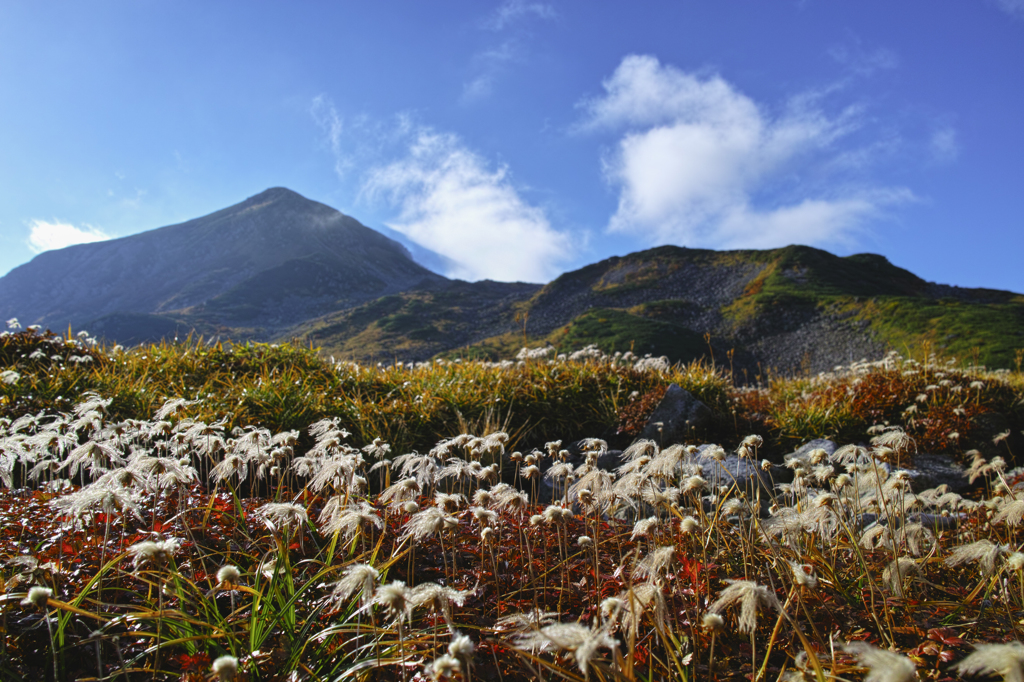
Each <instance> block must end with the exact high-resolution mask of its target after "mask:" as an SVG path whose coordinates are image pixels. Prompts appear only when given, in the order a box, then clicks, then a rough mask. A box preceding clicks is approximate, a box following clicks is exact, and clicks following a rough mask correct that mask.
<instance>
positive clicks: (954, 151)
mask: <svg viewBox="0 0 1024 682" xmlns="http://www.w3.org/2000/svg"><path fill="white" fill-rule="evenodd" d="M928 149H929V151H930V152H931V155H932V160H933V161H935V162H936V163H951V162H953V161H956V159H957V157H958V156H960V142H959V140H958V139H957V134H956V129H955V128H953V126H949V125H944V126H941V127H939V128H937V129H935V130H934V131H933V132H932V136H931V139H930V140H929V142H928Z"/></svg>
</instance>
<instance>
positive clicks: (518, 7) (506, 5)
mask: <svg viewBox="0 0 1024 682" xmlns="http://www.w3.org/2000/svg"><path fill="white" fill-rule="evenodd" d="M556 17H558V12H557V11H555V8H554V6H553V5H549V4H547V3H543V2H525V1H524V0H506V2H503V3H501V5H499V6H498V8H497V9H496V10H494V12H492V13H491V14H490V15H488V17H487V18H486V19H485V20H484V22H483V26H484V28H486V29H489V30H491V31H503V30H505V29H506V28H508V27H509V26H511V25H512V24H515V23H518V22H520V21H522V20H523V19H529V18H537V19H555V18H556Z"/></svg>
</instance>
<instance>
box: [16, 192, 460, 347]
mask: <svg viewBox="0 0 1024 682" xmlns="http://www.w3.org/2000/svg"><path fill="white" fill-rule="evenodd" d="M442 280H443V278H441V277H439V276H438V275H435V274H434V273H432V272H430V271H429V270H427V269H425V268H423V267H421V266H420V265H418V264H417V263H415V262H414V261H413V260H412V259H411V257H410V256H409V253H408V252H407V251H406V249H405V248H404V247H402V246H401V245H400V244H398V243H397V242H395V241H393V240H391V239H388V238H387V237H384V236H383V235H381V234H379V233H377V232H375V231H373V230H371V229H369V228H367V227H364V226H363V225H361V224H360V223H359V222H358V221H356V220H355V219H353V218H350V217H348V216H345V215H342V214H341V213H339V212H338V211H336V210H334V209H332V208H330V207H328V206H325V205H323V204H320V203H317V202H314V201H310V200H308V199H305V198H304V197H301V196H300V195H298V194H296V193H295V192H292V191H290V190H287V189H283V188H274V189H269V190H267V191H265V192H262V193H260V194H258V195H256V196H254V197H250V198H249V199H247V200H245V201H243V202H242V203H240V204H236V205H235V206H231V207H229V208H226V209H224V210H221V211H217V212H216V213H212V214H210V215H207V216H204V217H202V218H196V219H195V220H190V221H188V222H186V223H181V224H180V225H170V226H168V227H163V228H160V229H156V230H151V231H148V232H142V233H139V234H135V235H132V236H130V237H124V238H121V239H112V240H110V241H105V242H97V243H92V244H79V245H76V246H70V247H67V248H64V249H60V250H56V251H47V252H45V253H42V254H40V255H38V256H36V257H35V258H34V259H33V260H32V261H30V262H29V263H26V264H25V265H22V266H20V267H18V268H15V269H14V270H12V271H11V272H10V273H8V274H7V275H6V276H5V277H3V278H0V315H2V316H3V317H4V318H5V319H6V318H7V317H12V316H17V317H18V318H19V319H20V320H21V321H22V323H23V324H40V325H43V326H47V327H51V328H54V329H63V328H66V327H67V326H68V325H69V324H70V325H72V326H74V327H80V326H82V325H84V324H86V323H90V324H92V325H93V326H94V329H92V330H91V331H105V330H104V329H103V327H105V326H109V327H110V328H111V330H114V331H115V332H116V333H114V334H108V335H110V336H114V337H122V336H124V332H126V331H129V330H130V329H131V328H132V327H133V326H135V327H138V328H139V329H137V330H136V332H135V333H134V336H137V337H141V338H146V337H149V336H152V334H151V333H149V332H150V331H157V332H160V333H162V332H163V331H164V330H165V329H166V328H169V327H171V326H175V327H183V328H186V329H187V328H190V327H197V328H200V329H203V330H206V331H216V330H219V331H224V332H227V333H231V332H234V331H236V330H247V332H248V333H251V334H257V335H273V334H274V333H276V332H278V331H281V330H284V329H287V328H288V327H290V326H292V325H294V324H296V323H298V322H301V321H303V320H306V319H309V318H310V317H315V316H317V315H321V314H324V313H327V312H330V311H334V310H338V309H340V308H345V307H350V306H352V305H355V304H358V303H361V302H363V301H367V300H371V299H374V298H378V297H380V296H383V295H387V294H391V293H395V292H397V291H403V290H405V289H409V288H410V287H414V286H420V285H424V284H427V283H431V282H437V281H442ZM107 316H113V317H111V318H110V319H107V320H104V319H103V318H106V317H107ZM97 321H99V322H97ZM97 324H99V326H98V327H97V326H96V325H97Z"/></svg>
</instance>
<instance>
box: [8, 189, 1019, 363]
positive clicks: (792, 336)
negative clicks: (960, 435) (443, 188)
mask: <svg viewBox="0 0 1024 682" xmlns="http://www.w3.org/2000/svg"><path fill="white" fill-rule="evenodd" d="M48 254H54V255H48ZM55 268H58V269H60V268H62V269H61V271H60V272H54V269H55ZM40 283H49V284H50V285H51V287H50V288H47V287H44V286H40ZM26 309H27V310H26ZM0 314H3V315H4V316H5V317H19V318H20V319H21V320H22V323H23V324H33V323H36V324H44V325H46V326H50V327H51V328H54V329H63V328H65V327H66V326H67V325H68V324H71V325H73V326H75V327H77V328H81V327H82V326H83V325H88V328H89V330H90V331H91V332H93V333H97V334H100V335H102V336H104V337H106V338H108V339H110V340H115V341H119V342H122V343H131V344H134V343H140V342H145V341H152V340H157V339H160V338H174V337H177V338H181V337H183V336H184V335H186V334H189V333H192V334H198V335H201V336H203V337H205V338H207V339H210V338H224V339H233V340H237V341H247V340H252V341H284V340H299V341H302V342H304V343H311V344H313V345H315V346H318V347H321V348H322V349H323V350H324V352H328V353H332V354H334V355H335V356H337V357H341V358H346V359H351V360H358V361H380V360H388V361H392V360H403V361H418V360H426V359H429V358H432V357H435V356H438V355H447V356H454V355H467V356H474V357H487V358H491V359H497V358H499V357H509V356H510V355H513V354H514V353H515V352H516V351H517V350H518V349H519V348H520V347H522V346H523V345H533V346H535V345H540V344H550V345H552V346H554V347H556V348H558V349H559V350H569V349H571V348H573V347H579V346H581V345H586V344H588V343H596V344H598V345H599V346H601V347H602V349H603V350H606V351H625V350H632V351H633V352H635V353H637V354H640V355H642V354H645V353H653V354H655V355H667V356H668V357H669V358H670V359H671V360H673V361H687V360H692V359H695V358H697V357H700V356H701V355H708V356H711V355H714V356H715V357H716V359H717V360H718V362H719V363H720V364H724V363H725V362H726V361H728V363H729V365H730V366H731V367H733V368H734V369H736V370H737V371H745V372H747V373H748V375H751V376H753V375H755V374H760V373H761V372H762V371H763V370H764V369H765V368H769V367H770V368H775V369H776V370H779V371H784V372H794V371H821V370H824V369H831V367H832V366H833V365H835V364H840V363H848V362H851V361H855V360H859V359H862V358H867V359H876V358H878V357H881V355H882V354H884V353H885V352H886V351H887V350H889V349H896V350H899V351H901V352H904V353H913V352H918V351H920V350H923V349H926V348H927V349H931V350H933V351H937V352H940V353H942V354H945V355H957V356H958V357H961V358H965V357H972V359H973V360H975V361H978V362H986V363H988V364H993V365H997V366H1010V364H1011V363H1013V362H1014V361H1015V360H1017V359H1018V358H1017V356H1016V349H1017V348H1020V347H1024V296H1021V295H1020V294H1016V293H1014V292H1008V291H999V290H993V289H965V288H960V287H953V286H950V285H944V284H936V283H932V282H927V281H925V280H923V279H922V278H920V277H918V276H917V275H915V274H913V273H911V272H910V271H908V270H905V269H903V268H899V267H897V266H895V265H893V264H892V263H890V262H889V261H888V259H886V258H885V257H884V256H880V255H878V254H869V253H861V254H854V255H850V256H844V257H840V256H836V255H834V254H831V253H829V252H827V251H824V250H821V249H816V248H813V247H808V246H799V245H793V246H788V247H784V248H780V249H769V250H753V249H746V250H732V251H715V250H710V249H692V248H686V247H677V246H661V247H655V248H652V249H647V250H643V251H638V252H634V253H631V254H627V255H625V256H614V257H611V258H606V259H604V260H601V261H599V262H596V263H591V264H589V265H586V266H584V267H581V268H579V269H577V270H573V271H570V272H566V273H563V274H562V275H560V276H559V277H556V278H555V279H554V280H552V281H551V282H548V283H547V284H544V285H540V284H528V283H521V282H520V283H506V282H489V281H483V282H463V281H460V280H451V279H448V278H446V277H443V276H441V275H438V274H436V273H433V272H431V271H429V270H427V269H426V268H424V267H422V266H421V265H419V264H417V263H416V262H415V261H414V260H413V259H412V258H411V254H410V252H409V250H408V249H407V248H406V247H405V246H403V245H402V244H400V243H398V242H396V241H394V240H392V239H390V238H388V237H386V236H384V235H381V234H379V233H378V232H376V231H374V230H371V229H370V228H368V227H365V226H363V225H362V224H360V223H359V222H358V221H357V220H355V219H354V218H351V217H349V216H345V215H343V214H341V213H340V212H338V211H336V210H334V209H332V208H330V207H329V206H326V205H324V204H320V203H318V202H314V201H310V200H308V199H305V198H304V197H301V196H300V195H298V194H296V193H294V192H291V191H290V190H287V189H284V188H271V189H269V190H266V191H265V192H261V193H260V194H257V195H254V196H252V197H249V198H248V199H246V200H245V201H243V202H240V203H238V204H235V205H234V206H230V207H228V208H226V209H222V210H220V211H216V212H214V213H211V214H209V215H207V216H202V217H200V218H196V219H193V220H191V221H186V222H184V223H180V224H178V225H171V226H166V227H163V228H158V229H156V230H151V231H149V232H144V233H139V234H137V235H133V236H131V237H125V238H122V239H121V240H112V241H111V242H101V243H94V244H84V245H79V246H75V247H68V248H67V249H63V250H61V251H59V252H47V253H44V254H40V256H37V257H36V258H35V259H33V261H31V262H30V263H28V264H26V265H23V266H20V267H19V268H16V269H15V270H13V271H12V272H11V273H9V274H8V275H7V276H5V277H3V278H0Z"/></svg>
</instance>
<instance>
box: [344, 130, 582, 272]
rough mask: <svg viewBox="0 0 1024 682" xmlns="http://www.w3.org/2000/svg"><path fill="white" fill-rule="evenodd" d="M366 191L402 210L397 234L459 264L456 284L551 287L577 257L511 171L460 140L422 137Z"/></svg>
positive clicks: (375, 173)
mask: <svg viewBox="0 0 1024 682" xmlns="http://www.w3.org/2000/svg"><path fill="white" fill-rule="evenodd" d="M363 191H364V194H365V195H366V196H367V197H370V198H372V199H381V198H384V199H387V200H388V201H390V202H391V203H392V204H393V205H394V206H395V207H396V208H397V209H398V210H399V216H398V218H397V219H396V220H395V221H394V222H391V223H388V226H389V227H390V228H392V229H394V230H397V231H398V232H401V233H402V234H403V235H405V236H406V237H408V238H409V239H411V240H412V241H414V242H416V243H417V244H420V245H422V246H424V247H426V248H428V249H431V250H432V251H435V252H437V253H440V254H442V255H443V256H446V257H447V258H450V259H451V260H452V261H454V262H455V263H456V264H457V265H455V266H454V267H453V268H452V269H451V270H450V271H448V272H446V273H445V274H447V275H449V276H452V277H459V278H462V279H467V280H480V279H493V280H500V281H516V280H520V281H530V282H545V281H548V280H549V279H551V278H552V277H553V276H555V275H557V274H558V272H559V271H560V270H559V267H558V266H559V264H560V263H563V262H565V261H567V260H568V259H569V257H570V255H571V253H570V250H569V249H570V246H571V244H570V240H569V238H568V236H567V235H565V234H563V233H561V232H559V231H557V230H556V229H554V228H553V227H552V226H551V223H550V222H549V220H548V218H547V216H546V215H545V213H544V211H543V210H542V209H541V208H538V207H536V206H532V205H530V204H529V203H528V202H527V201H526V200H525V199H523V197H522V196H521V195H520V193H519V190H518V189H517V188H516V187H515V185H514V184H513V183H512V180H511V178H510V173H509V170H508V168H506V167H504V166H501V167H498V168H496V169H492V168H491V166H490V164H488V163H487V161H486V160H485V159H484V158H483V157H481V156H480V155H479V154H477V153H476V152H474V151H472V150H471V149H469V148H467V147H466V145H465V144H464V143H463V142H462V141H461V140H460V139H459V138H458V137H456V136H455V135H451V134H444V133H438V132H436V131H433V130H430V129H421V130H418V131H416V132H415V133H414V134H413V136H412V137H411V142H410V144H409V146H408V149H407V152H406V153H405V154H404V155H403V157H402V158H400V159H399V160H397V161H394V162H393V163H390V164H387V165H384V166H380V167H378V168H375V169H374V170H372V171H371V172H370V174H369V175H368V177H367V179H366V182H365V183H364V186H363Z"/></svg>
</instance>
